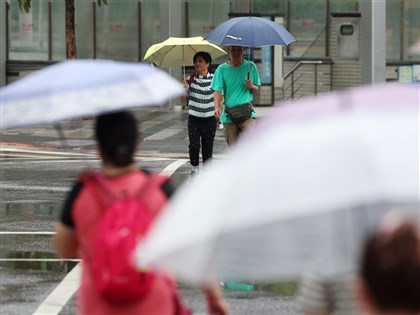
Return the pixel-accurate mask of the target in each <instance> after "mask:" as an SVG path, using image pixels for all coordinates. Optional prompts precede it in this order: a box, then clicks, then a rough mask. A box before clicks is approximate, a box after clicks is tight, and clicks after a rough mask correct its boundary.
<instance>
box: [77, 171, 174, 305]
mask: <svg viewBox="0 0 420 315" xmlns="http://www.w3.org/2000/svg"><path fill="white" fill-rule="evenodd" d="M166 179H167V178H166V177H163V176H158V175H151V176H150V179H147V180H146V182H145V184H144V185H143V186H142V187H141V188H140V190H139V191H138V192H137V193H136V194H135V195H133V196H118V195H117V194H116V193H115V192H114V190H113V187H112V186H111V185H110V184H109V182H108V180H107V179H106V177H105V176H104V175H102V174H101V173H100V172H87V173H84V174H83V175H82V176H81V177H80V180H81V181H82V182H83V184H85V185H86V187H87V188H88V189H90V190H91V192H92V193H94V196H95V198H96V199H97V200H98V202H99V203H100V205H101V208H102V212H103V213H102V214H101V217H100V219H99V221H98V222H97V225H96V231H95V238H94V240H93V257H92V258H93V259H92V272H93V278H94V282H95V284H96V287H97V289H98V291H99V293H100V295H101V296H102V297H103V298H104V299H105V300H107V301H109V302H113V303H129V302H134V301H138V300H139V299H141V297H142V296H144V295H146V294H147V293H148V292H149V291H150V288H151V285H152V282H153V279H154V276H155V275H154V274H153V272H151V271H150V270H138V268H137V267H136V264H135V250H136V245H137V242H138V241H139V240H140V239H141V238H143V237H145V235H146V234H147V231H148V229H149V227H150V225H151V223H152V221H153V215H152V213H151V211H149V209H147V207H146V206H145V204H144V202H143V201H142V197H143V195H144V194H145V193H147V192H148V191H149V189H156V188H157V187H160V186H161V185H162V183H163V182H164V181H165V180H166Z"/></svg>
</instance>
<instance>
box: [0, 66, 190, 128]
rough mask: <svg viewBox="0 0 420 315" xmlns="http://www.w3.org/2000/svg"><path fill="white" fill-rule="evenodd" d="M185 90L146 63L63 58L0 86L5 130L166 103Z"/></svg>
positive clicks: (166, 75)
mask: <svg viewBox="0 0 420 315" xmlns="http://www.w3.org/2000/svg"><path fill="white" fill-rule="evenodd" d="M183 93H184V89H183V87H182V85H181V84H180V83H179V82H178V81H176V80H175V79H173V78H172V77H170V76H169V75H168V74H167V73H165V72H164V71H162V70H160V69H157V68H153V67H152V66H151V65H149V64H146V63H134V62H122V61H111V60H86V59H77V60H69V61H63V62H60V63H57V64H54V65H51V66H48V67H46V68H44V69H42V70H38V71H36V72H34V73H32V74H30V75H28V76H26V77H24V78H22V79H20V80H17V81H15V82H13V83H11V84H9V85H6V86H5V87H3V88H1V90H0V94H1V126H0V129H1V130H3V129H8V128H14V127H22V126H30V125H35V124H43V123H56V122H59V121H61V120H65V119H71V118H78V117H83V116H91V115H98V114H102V113H106V112H112V111H118V110H124V109H130V108H136V107H144V106H156V105H162V104H164V103H165V102H167V101H169V100H170V99H172V98H175V97H177V96H179V95H182V94H183Z"/></svg>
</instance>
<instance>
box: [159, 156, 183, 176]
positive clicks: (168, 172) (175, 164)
mask: <svg viewBox="0 0 420 315" xmlns="http://www.w3.org/2000/svg"><path fill="white" fill-rule="evenodd" d="M187 161H188V160H187V159H181V160H177V161H175V162H173V163H171V164H169V165H168V166H167V167H165V169H164V170H163V171H162V172H161V174H162V175H166V176H171V175H172V174H173V173H175V171H176V170H177V169H178V168H180V167H181V165H183V164H185V162H187Z"/></svg>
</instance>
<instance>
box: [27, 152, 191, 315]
mask: <svg viewBox="0 0 420 315" xmlns="http://www.w3.org/2000/svg"><path fill="white" fill-rule="evenodd" d="M187 161H188V160H187V159H181V160H177V161H175V162H173V163H171V164H170V165H168V166H167V167H166V168H165V169H164V170H163V171H162V172H161V173H160V174H161V175H166V176H170V175H172V174H173V173H175V171H176V170H177V169H178V168H179V167H180V166H181V165H183V164H184V163H185V162H187ZM80 269H81V267H80V263H79V264H77V265H76V266H75V267H74V268H73V269H72V271H71V272H69V273H68V274H67V275H66V276H65V277H64V279H63V281H61V282H60V283H59V284H58V286H57V287H56V288H55V289H54V290H53V291H52V292H51V293H50V294H49V295H48V296H47V298H46V299H45V300H44V301H43V302H42V303H41V305H40V306H39V307H38V308H37V310H36V311H35V312H34V313H33V315H45V314H48V315H57V314H59V313H60V311H61V310H62V308H63V307H64V305H66V304H67V302H68V301H69V300H70V298H71V297H72V296H73V294H74V293H75V292H76V291H77V289H78V288H79V283H80V275H81V272H80Z"/></svg>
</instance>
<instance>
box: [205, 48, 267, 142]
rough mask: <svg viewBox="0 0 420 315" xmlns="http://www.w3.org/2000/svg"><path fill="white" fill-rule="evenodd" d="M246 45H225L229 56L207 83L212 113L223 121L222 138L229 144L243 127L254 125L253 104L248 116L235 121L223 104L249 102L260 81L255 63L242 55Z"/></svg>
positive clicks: (235, 104) (235, 139)
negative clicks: (210, 92)
mask: <svg viewBox="0 0 420 315" xmlns="http://www.w3.org/2000/svg"><path fill="white" fill-rule="evenodd" d="M245 49H246V48H245V47H241V46H229V47H228V51H229V55H230V59H229V61H227V62H226V63H223V64H221V65H220V66H219V67H218V68H217V70H216V72H215V74H214V77H213V81H212V83H211V86H210V88H211V89H212V90H214V108H215V113H214V115H215V117H216V119H217V120H220V122H221V123H223V126H224V134H225V139H226V142H227V143H228V145H229V146H230V145H232V144H233V143H235V142H236V141H237V139H238V137H239V135H240V134H241V133H242V132H243V131H245V130H246V129H248V128H250V127H252V126H254V125H255V122H256V114H255V110H254V108H252V112H251V114H250V117H249V118H248V119H246V120H245V121H242V122H236V123H234V122H233V121H232V119H231V118H230V117H229V116H228V115H227V113H226V107H227V108H231V107H234V106H238V105H241V104H245V103H251V102H252V100H253V93H254V92H258V90H259V86H260V85H261V80H260V77H259V74H258V70H257V66H256V65H255V63H253V62H252V61H249V60H246V59H243V54H244V51H245ZM223 105H224V106H223Z"/></svg>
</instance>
